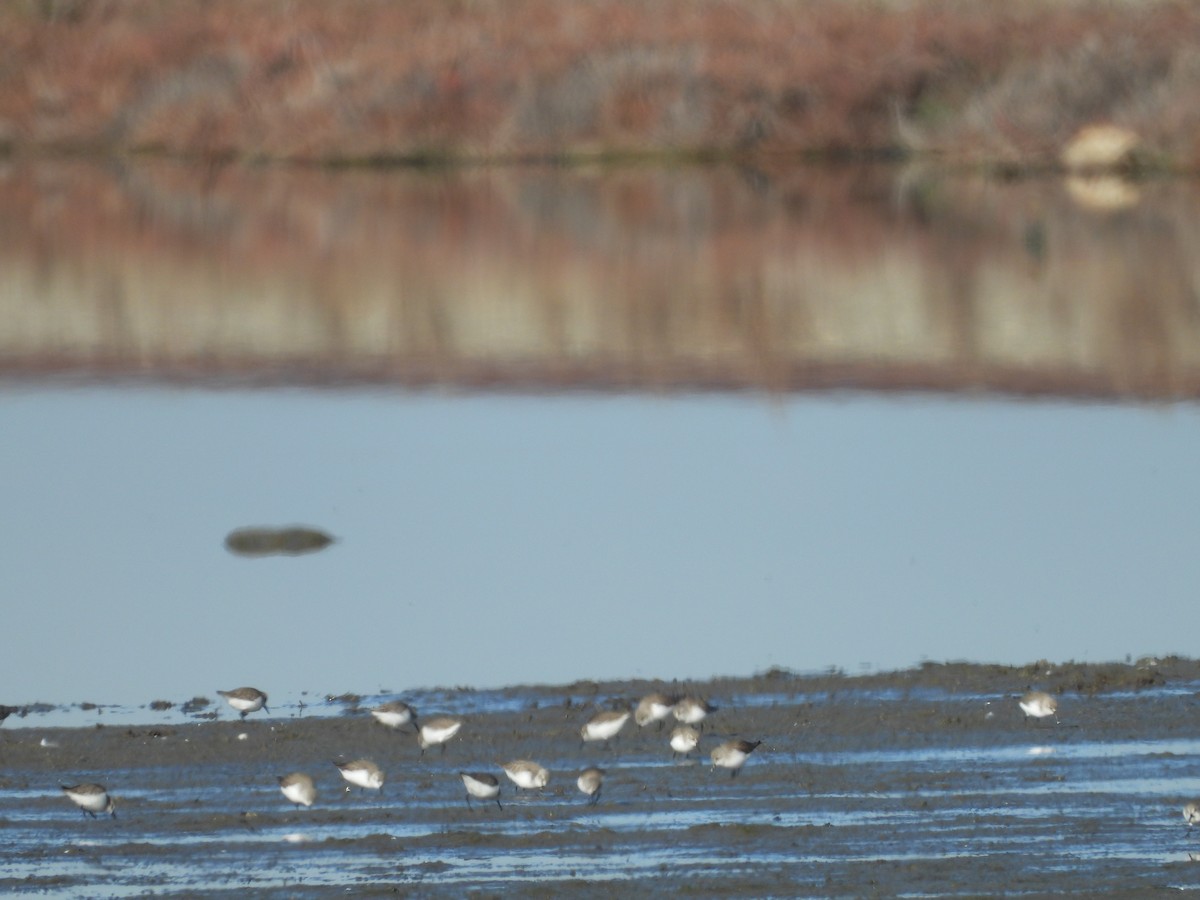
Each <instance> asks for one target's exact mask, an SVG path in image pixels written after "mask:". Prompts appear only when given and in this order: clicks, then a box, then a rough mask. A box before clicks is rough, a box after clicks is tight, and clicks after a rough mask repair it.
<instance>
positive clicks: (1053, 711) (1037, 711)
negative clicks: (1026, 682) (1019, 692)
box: [1017, 691, 1059, 725]
mask: <svg viewBox="0 0 1200 900" xmlns="http://www.w3.org/2000/svg"><path fill="white" fill-rule="evenodd" d="M1017 702H1018V704H1020V706H1021V712H1023V713H1025V721H1027V722H1028V721H1029V719H1030V718H1034V719H1044V718H1046V716H1054V723H1055V724H1056V725H1057V724H1059V722H1058V701H1057V700H1055V699H1054V698H1053V697H1051V696H1050V695H1049V694H1047V693H1046V692H1045V691H1029V692H1028V693H1027V694H1025V696H1023V697H1022V698H1021V699H1020V700H1018V701H1017Z"/></svg>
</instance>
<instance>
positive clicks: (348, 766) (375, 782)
mask: <svg viewBox="0 0 1200 900" xmlns="http://www.w3.org/2000/svg"><path fill="white" fill-rule="evenodd" d="M333 764H334V765H335V766H337V767H338V771H340V772H341V773H342V777H343V778H345V779H346V782H347V783H346V790H350V785H352V784H353V785H355V786H356V787H359V788H362V789H363V790H366V789H367V788H371V789H373V790H376V791H382V790H383V770H382V769H380V768H379V766H377V765H375V763H373V762H371V760H369V759H356V760H354V761H352V762H346V763H344V762H338V761H337V760H336V759H335V760H334V761H333Z"/></svg>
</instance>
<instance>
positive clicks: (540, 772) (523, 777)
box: [500, 759, 550, 790]
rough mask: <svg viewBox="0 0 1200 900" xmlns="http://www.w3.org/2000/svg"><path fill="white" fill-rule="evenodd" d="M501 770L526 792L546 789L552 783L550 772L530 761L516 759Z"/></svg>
mask: <svg viewBox="0 0 1200 900" xmlns="http://www.w3.org/2000/svg"><path fill="white" fill-rule="evenodd" d="M500 768H502V769H503V770H504V774H505V775H507V776H508V777H509V779H510V780H511V781H512V783H513V784H515V785H516V786H517V787H519V788H524V789H525V790H530V789H532V788H544V787H545V786H546V785H547V784H549V782H550V770H549V769H547V768H546V767H545V766H540V765H538V764H537V763H535V762H531V761H530V760H528V759H514V760H513V761H512V762H506V763H505V764H504V765H502V766H501V767H500Z"/></svg>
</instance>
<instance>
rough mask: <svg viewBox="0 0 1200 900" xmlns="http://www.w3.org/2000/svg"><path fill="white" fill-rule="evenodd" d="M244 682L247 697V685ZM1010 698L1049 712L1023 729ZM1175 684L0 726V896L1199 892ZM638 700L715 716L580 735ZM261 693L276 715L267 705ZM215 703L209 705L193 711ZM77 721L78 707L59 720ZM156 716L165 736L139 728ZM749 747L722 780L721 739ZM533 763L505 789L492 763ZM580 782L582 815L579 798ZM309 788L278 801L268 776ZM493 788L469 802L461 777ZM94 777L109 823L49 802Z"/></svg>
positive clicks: (1171, 677)
mask: <svg viewBox="0 0 1200 900" xmlns="http://www.w3.org/2000/svg"><path fill="white" fill-rule="evenodd" d="M263 687H264V688H269V686H265V685H264V686H263ZM1031 689H1037V690H1044V691H1047V692H1049V693H1050V694H1051V695H1052V696H1054V697H1055V698H1056V699H1057V701H1058V721H1057V722H1056V721H1055V719H1054V718H1053V717H1047V718H1044V719H1039V720H1027V719H1026V718H1025V716H1024V714H1023V713H1022V712H1021V709H1020V707H1019V706H1018V702H1017V701H1018V698H1019V697H1020V696H1021V695H1022V694H1023V693H1024V692H1026V691H1028V690H1031ZM1197 690H1200V664H1197V663H1196V662H1195V661H1192V660H1186V659H1178V658H1169V659H1161V660H1142V661H1139V662H1138V663H1130V664H1111V665H1074V664H1065V665H1054V664H1049V663H1039V664H1036V665H1032V666H1026V667H1020V668H1013V667H1002V666H980V665H967V664H949V665H941V664H927V665H924V666H922V667H919V668H916V669H912V670H905V671H900V672H892V673H878V674H869V675H861V676H856V677H849V676H846V675H844V674H841V673H836V672H831V673H826V674H822V675H796V674H792V673H789V672H783V671H773V672H768V673H764V674H761V675H759V676H756V677H752V678H744V679H713V680H711V681H707V682H692V683H686V684H684V683H672V682H665V683H664V682H650V681H632V682H610V683H592V682H586V683H576V684H571V685H566V686H559V687H553V686H520V687H513V688H509V689H504V690H492V691H472V690H439V691H417V692H413V693H412V694H406V695H404V699H405V700H407V701H408V702H410V703H412V704H413V705H414V706H415V707H416V709H417V712H418V715H419V717H420V719H429V718H432V717H434V716H437V715H441V714H446V715H451V716H455V717H458V718H461V719H462V720H463V726H462V729H461V731H460V732H459V733H458V734H457V735H456V736H455V737H454V738H452V739H451V740H450V741H449V743H448V744H447V745H446V748H445V750H444V751H442V750H440V749H439V748H437V747H433V748H430V749H429V750H426V751H425V752H424V753H423V754H422V752H421V749H420V747H419V746H418V741H417V738H416V735H415V732H414V730H413V728H412V726H411V725H410V726H406V727H405V728H402V729H390V728H387V727H385V726H382V725H380V724H379V723H377V722H376V721H374V719H373V718H372V717H371V716H370V715H369V713H368V709H369V707H370V705H372V704H373V703H376V702H380V701H381V700H382V699H389V698H379V697H373V696H372V697H366V696H364V697H353V696H343V697H340V698H336V699H331V700H330V701H329V702H327V703H321V704H319V705H317V706H315V707H314V706H312V705H309V706H308V707H305V708H301V707H300V706H299V705H297V704H293V705H291V706H290V707H289V705H288V704H287V703H286V702H283V703H280V702H279V701H277V700H275V699H274V695H273V701H272V704H271V710H272V713H274V714H275V715H273V716H267V715H265V714H263V713H255V714H251V715H250V716H249V717H248V719H247V720H246V721H244V722H243V721H240V720H237V719H235V718H234V716H233V713H232V712H231V711H229V710H228V709H222V710H221V713H220V715H221V717H222V718H221V719H220V720H215V721H214V720H208V721H190V720H188V719H187V718H186V717H183V716H180V715H178V713H176V714H174V715H170V714H168V713H166V712H162V713H159V712H155V711H154V710H150V709H147V710H144V711H142V712H143V713H144V714H143V715H142V716H141V719H142V721H143V722H144V723H145V724H138V725H133V726H126V725H104V726H102V727H97V725H96V724H89V725H87V726H84V727H73V728H62V727H55V728H44V727H40V726H38V725H37V724H36V723H37V718H38V717H37V715H36V714H31V715H27V716H25V717H24V718H19V717H14V718H10V720H9V722H8V723H6V725H5V727H4V728H3V729H2V730H0V759H3V761H4V763H3V767H2V769H0V839H2V840H3V842H4V845H5V847H6V848H7V850H6V853H5V855H4V857H3V858H2V859H0V891H4V892H5V893H18V892H22V891H30V892H39V893H42V894H47V893H48V894H50V895H55V894H58V895H62V896H67V895H79V894H81V893H83V894H88V895H97V896H98V895H111V894H117V893H120V894H128V893H131V892H142V891H144V892H149V893H158V894H169V893H181V894H189V895H198V894H199V895H204V894H216V893H221V892H226V891H231V890H239V891H244V890H247V889H250V890H253V891H255V893H256V894H257V895H259V896H280V897H282V896H289V897H294V896H313V897H317V896H326V895H332V894H334V893H338V894H344V893H345V891H346V889H348V888H349V889H351V890H352V892H353V893H354V894H355V895H356V896H371V895H377V894H385V893H392V892H393V891H400V892H403V893H415V894H418V895H446V896H454V895H461V894H462V893H464V892H466V891H468V890H480V891H483V892H485V893H489V894H504V893H519V894H521V895H523V896H530V895H532V896H562V895H571V896H593V895H597V896H598V895H602V894H609V893H611V892H612V891H613V890H619V891H620V893H622V894H624V895H627V894H638V893H644V894H651V893H660V892H661V891H662V890H666V889H670V890H686V891H688V892H689V893H696V894H702V895H716V896H897V895H902V894H920V895H923V896H980V895H996V894H1001V893H1004V894H1009V895H1020V894H1024V895H1050V894H1077V895H1087V896H1103V895H1109V896H1140V895H1146V896H1150V895H1157V894H1159V893H1165V892H1167V891H1175V890H1179V889H1196V888H1200V866H1197V865H1196V864H1195V863H1194V862H1193V861H1192V856H1193V853H1200V833H1196V832H1193V831H1191V830H1190V829H1189V826H1188V825H1187V824H1186V823H1185V822H1184V820H1183V818H1182V816H1181V814H1180V810H1181V807H1182V805H1183V803H1184V802H1185V801H1187V800H1190V799H1193V798H1194V797H1200V770H1198V766H1197V763H1198V762H1200V728H1198V727H1197ZM651 691H661V692H664V693H667V694H670V695H676V696H684V695H687V696H695V697H699V698H703V699H705V700H706V701H707V702H708V703H709V704H710V705H711V706H713V707H715V708H714V709H713V711H712V712H711V713H710V714H709V716H708V717H707V718H706V719H705V720H704V721H703V723H701V725H699V726H697V727H700V728H701V738H700V743H699V747H698V750H697V752H694V753H692V754H690V755H689V756H687V757H680V756H677V755H676V754H673V753H672V751H671V749H670V747H669V745H668V739H669V735H670V732H671V730H672V728H673V727H674V726H675V725H676V724H677V723H675V722H674V721H673V720H670V719H669V720H668V721H667V722H665V723H664V724H663V726H662V727H661V728H660V727H659V726H658V725H657V724H655V723H652V724H649V725H647V726H646V727H644V728H639V727H638V726H637V725H635V724H634V722H633V720H632V718H631V719H630V720H629V722H628V723H627V724H626V726H625V727H624V728H623V729H622V730H621V732H620V733H619V734H617V736H616V737H614V738H612V739H611V740H610V741H608V742H607V743H606V742H603V741H589V742H587V743H586V744H585V743H584V742H582V741H581V736H580V727H581V726H582V725H583V724H584V723H585V722H586V721H587V720H588V719H589V718H590V717H591V716H593V715H594V714H596V713H597V712H600V711H602V710H612V709H629V708H632V707H633V705H634V704H636V703H637V701H638V700H639V699H640V697H641V696H644V695H645V694H647V693H649V692H651ZM281 699H282V698H281ZM214 708H215V707H214ZM79 715H80V718H81V719H83V717H84V716H85V715H86V714H85V713H82V712H81V713H80V714H79ZM156 716H158V717H161V719H162V724H154V720H155V718H156ZM734 739H743V740H746V741H749V742H755V741H761V744H759V745H758V746H757V747H756V748H755V749H754V750H753V752H751V753H750V755H749V757H748V758H747V761H746V763H745V766H744V767H743V768H742V769H741V770H740V771H739V772H738V773H737V774H736V775H732V774H731V773H730V770H728V769H722V768H717V769H714V768H713V767H712V765H711V760H710V754H711V752H712V750H713V749H714V748H716V747H717V746H718V745H720V744H721V743H723V742H725V741H728V740H734ZM354 759H370V760H372V761H374V762H375V763H376V764H378V766H379V767H380V768H381V769H382V770H383V772H384V773H385V782H384V785H383V788H382V790H380V791H373V790H362V789H359V788H356V787H355V788H350V789H347V785H346V783H345V782H344V781H343V779H342V777H341V776H340V774H339V772H338V770H337V769H336V768H335V766H334V764H333V761H334V760H339V761H346V760H354ZM514 759H528V760H532V761H535V762H537V763H540V764H541V765H543V766H545V767H546V768H547V769H549V770H550V780H549V784H548V785H547V786H546V787H545V788H543V789H540V790H538V789H534V790H520V789H518V788H517V787H516V786H515V785H514V784H513V783H512V782H511V781H510V780H509V779H508V778H507V777H506V776H505V774H504V772H503V770H502V768H501V765H502V764H504V763H506V762H509V761H511V760H514ZM592 766H596V767H599V768H601V769H603V770H604V780H603V785H602V788H601V792H600V797H599V800H598V802H597V803H596V804H595V805H594V806H592V805H589V803H588V800H589V797H588V796H587V795H585V794H583V793H581V792H580V790H579V789H578V787H577V786H576V778H577V777H578V775H579V774H580V772H582V771H583V770H584V769H585V768H588V767H592ZM296 771H300V772H305V773H307V774H309V775H311V776H312V777H313V779H314V780H315V782H316V789H317V797H316V801H315V803H314V805H313V806H312V807H310V808H296V807H294V806H293V804H292V803H290V802H289V801H288V800H287V799H286V798H285V797H284V796H283V794H282V793H281V792H280V790H279V787H278V783H277V776H282V775H286V774H288V773H291V772H296ZM463 771H466V772H480V773H487V774H491V775H494V776H496V777H497V778H498V779H499V782H500V786H501V787H500V795H499V800H500V803H501V805H502V808H499V807H498V806H497V804H496V803H495V802H494V801H492V800H487V801H483V800H479V799H474V800H472V802H471V804H470V806H469V805H468V800H467V793H466V790H465V789H464V786H463V782H462V779H461V777H460V775H459V773H460V772H463ZM85 781H94V782H98V783H101V784H104V785H105V786H106V787H107V788H108V789H109V791H110V793H111V794H112V796H113V797H114V798H115V800H116V811H117V817H116V818H115V819H111V818H107V817H101V818H96V819H92V818H89V817H88V816H87V815H86V814H83V813H81V811H80V810H79V809H78V808H76V807H75V806H74V805H73V804H71V802H70V801H69V800H68V799H67V798H66V797H65V796H64V795H63V794H62V791H61V790H60V788H59V785H60V784H75V783H78V782H85Z"/></svg>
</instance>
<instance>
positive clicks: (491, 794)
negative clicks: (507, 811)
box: [458, 772, 504, 809]
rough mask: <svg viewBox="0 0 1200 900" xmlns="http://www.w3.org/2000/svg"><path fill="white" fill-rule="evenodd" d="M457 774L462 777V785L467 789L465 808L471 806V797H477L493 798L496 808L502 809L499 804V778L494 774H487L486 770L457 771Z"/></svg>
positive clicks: (483, 798) (482, 798)
mask: <svg viewBox="0 0 1200 900" xmlns="http://www.w3.org/2000/svg"><path fill="white" fill-rule="evenodd" d="M458 776H459V777H460V778H461V779H462V783H463V787H465V788H466V789H467V808H468V809H470V808H471V798H472V797H477V798H478V799H480V800H495V801H496V807H497V808H498V809H504V807H503V806H501V805H500V779H499V778H497V777H496V776H495V775H489V774H488V773H487V772H459V773H458Z"/></svg>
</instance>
